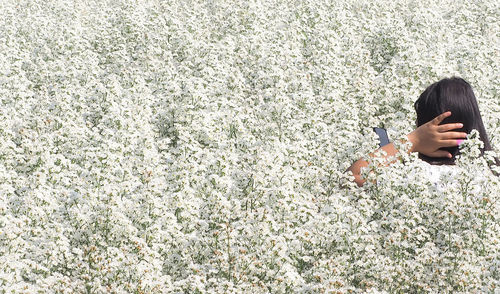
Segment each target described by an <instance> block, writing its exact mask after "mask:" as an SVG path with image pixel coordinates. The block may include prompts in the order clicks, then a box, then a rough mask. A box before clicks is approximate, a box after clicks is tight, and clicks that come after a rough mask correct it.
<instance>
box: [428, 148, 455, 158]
mask: <svg viewBox="0 0 500 294" xmlns="http://www.w3.org/2000/svg"><path fill="white" fill-rule="evenodd" d="M429 156H430V157H447V158H451V157H452V155H451V153H450V152H448V151H444V150H436V151H434V152H432V153H431V154H429Z"/></svg>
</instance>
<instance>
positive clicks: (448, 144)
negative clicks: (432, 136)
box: [439, 139, 463, 148]
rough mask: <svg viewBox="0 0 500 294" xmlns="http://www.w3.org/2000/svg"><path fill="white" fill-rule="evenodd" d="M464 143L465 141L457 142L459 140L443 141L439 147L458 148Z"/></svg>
mask: <svg viewBox="0 0 500 294" xmlns="http://www.w3.org/2000/svg"><path fill="white" fill-rule="evenodd" d="M462 142H463V140H457V139H455V140H443V141H441V142H440V143H439V145H440V146H441V147H457V146H458V145H460V143H462ZM441 147H440V148H441Z"/></svg>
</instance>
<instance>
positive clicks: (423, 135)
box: [347, 111, 467, 187]
mask: <svg viewBox="0 0 500 294" xmlns="http://www.w3.org/2000/svg"><path fill="white" fill-rule="evenodd" d="M450 115H451V112H450V111H447V112H445V113H442V114H440V115H439V116H437V117H435V118H434V119H433V120H431V121H429V122H427V123H426V124H423V125H421V126H420V127H418V128H417V129H415V130H414V131H413V132H411V133H409V134H408V135H407V136H406V138H407V139H408V141H410V142H411V143H412V147H411V148H410V150H409V151H408V152H409V153H411V152H419V153H422V154H424V155H427V156H430V157H449V158H451V156H452V155H451V154H450V153H449V152H447V151H444V150H440V148H442V147H455V146H458V145H460V143H461V142H463V139H464V138H466V137H467V133H464V132H453V131H452V130H455V129H459V128H461V127H462V124H461V123H451V124H445V125H439V124H440V123H441V122H442V121H443V120H444V119H445V118H447V117H448V116H450ZM380 149H382V150H384V151H385V152H386V155H385V157H386V158H389V157H392V156H396V155H397V154H398V153H399V151H398V150H397V149H396V147H395V146H394V143H389V144H387V145H385V146H383V147H381V148H379V149H377V150H376V151H375V152H373V153H370V154H369V156H371V157H375V153H376V152H377V151H378V150H380ZM390 163H392V162H388V164H390ZM367 166H368V162H366V160H364V159H358V160H357V161H356V162H354V163H353V164H352V165H351V167H349V168H348V169H347V170H348V171H351V172H352V173H353V175H354V181H355V182H356V184H358V186H359V187H361V186H363V184H364V183H365V181H366V180H364V179H362V178H361V168H362V167H367Z"/></svg>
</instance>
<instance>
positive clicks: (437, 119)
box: [432, 111, 451, 125]
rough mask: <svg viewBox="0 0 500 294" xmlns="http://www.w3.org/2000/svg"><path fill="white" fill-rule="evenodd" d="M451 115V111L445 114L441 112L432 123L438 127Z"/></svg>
mask: <svg viewBox="0 0 500 294" xmlns="http://www.w3.org/2000/svg"><path fill="white" fill-rule="evenodd" d="M450 115H451V111H447V112H443V113H441V114H440V115H438V116H436V117H435V118H434V119H433V120H432V122H433V123H434V124H435V125H439V124H440V123H441V122H442V121H443V120H444V119H445V118H447V117H448V116H450Z"/></svg>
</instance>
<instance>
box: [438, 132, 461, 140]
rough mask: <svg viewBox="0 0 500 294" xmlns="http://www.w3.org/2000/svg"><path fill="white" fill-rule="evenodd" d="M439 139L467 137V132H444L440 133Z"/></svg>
mask: <svg viewBox="0 0 500 294" xmlns="http://www.w3.org/2000/svg"><path fill="white" fill-rule="evenodd" d="M440 137H441V139H443V140H446V139H463V138H467V133H464V132H446V133H442V134H440Z"/></svg>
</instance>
